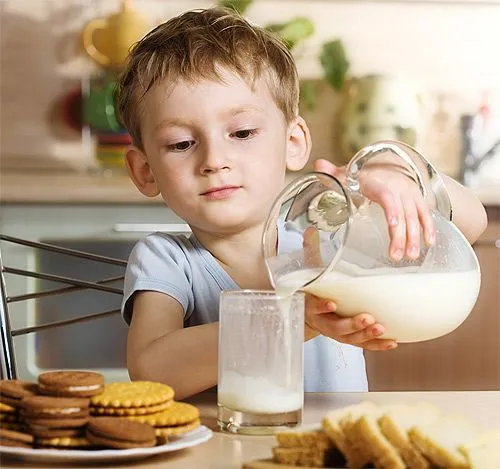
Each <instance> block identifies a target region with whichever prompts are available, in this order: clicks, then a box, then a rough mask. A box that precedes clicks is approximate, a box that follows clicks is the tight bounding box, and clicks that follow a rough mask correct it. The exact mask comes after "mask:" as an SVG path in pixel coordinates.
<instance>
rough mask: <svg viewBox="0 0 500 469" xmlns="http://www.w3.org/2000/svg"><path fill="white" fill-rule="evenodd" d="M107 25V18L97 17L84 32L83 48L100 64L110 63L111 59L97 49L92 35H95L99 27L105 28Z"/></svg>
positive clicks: (88, 24)
mask: <svg viewBox="0 0 500 469" xmlns="http://www.w3.org/2000/svg"><path fill="white" fill-rule="evenodd" d="M107 25H108V20H107V19H106V18H96V19H94V20H92V21H90V22H89V23H87V25H86V26H85V27H84V28H83V32H82V44H83V48H84V49H85V51H86V52H87V54H88V55H89V56H90V57H91V58H93V59H94V60H95V61H96V62H97V63H98V64H99V65H102V66H106V65H109V64H110V60H109V57H107V56H106V55H104V54H103V53H102V52H100V51H98V50H97V48H96V47H95V46H94V42H93V40H92V36H93V35H94V31H96V30H97V29H104V28H106V27H107Z"/></svg>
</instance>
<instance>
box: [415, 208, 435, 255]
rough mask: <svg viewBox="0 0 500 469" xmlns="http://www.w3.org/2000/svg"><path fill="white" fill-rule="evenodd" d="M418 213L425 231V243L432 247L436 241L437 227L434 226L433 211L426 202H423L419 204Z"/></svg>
mask: <svg viewBox="0 0 500 469" xmlns="http://www.w3.org/2000/svg"><path fill="white" fill-rule="evenodd" d="M417 211H418V219H419V221H420V225H421V226H422V229H423V230H424V239H425V242H426V243H427V244H428V245H429V246H430V245H432V244H434V241H435V240H436V227H435V225H434V220H433V218H432V214H431V211H430V209H429V206H428V205H427V204H426V203H425V201H424V200H421V201H420V202H419V203H418V204H417Z"/></svg>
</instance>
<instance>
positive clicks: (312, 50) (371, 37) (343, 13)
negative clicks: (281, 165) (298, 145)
mask: <svg viewBox="0 0 500 469" xmlns="http://www.w3.org/2000/svg"><path fill="white" fill-rule="evenodd" d="M211 3H213V2H208V1H201V0H200V1H194V0H188V1H168V2H166V1H160V0H135V2H134V5H135V7H136V9H137V10H139V11H140V12H142V14H144V15H145V16H147V17H149V18H150V19H151V21H152V23H153V24H156V23H159V22H160V21H162V20H164V19H167V18H169V17H170V16H172V15H175V14H178V13H180V12H181V11H183V10H186V9H189V8H199V7H204V6H209V5H210V4H211ZM118 8H119V2H118V0H44V1H40V0H0V13H1V21H2V24H1V29H0V39H1V46H0V93H1V95H0V110H1V122H0V125H1V127H0V131H1V143H0V155H1V164H2V166H3V167H4V168H5V167H9V166H10V165H11V164H12V162H15V164H17V165H19V164H22V162H25V163H26V164H30V165H32V164H34V163H36V162H37V161H42V160H44V161H59V162H72V163H76V162H80V161H82V156H83V155H82V151H83V150H82V145H81V139H80V135H79V134H78V133H77V132H76V131H74V130H71V129H69V128H67V126H64V125H63V124H62V122H61V119H60V117H59V110H58V104H59V102H60V99H61V97H62V96H63V95H64V93H65V92H67V91H68V90H69V89H71V88H72V87H74V86H75V85H78V84H79V80H80V76H82V75H83V74H85V73H88V71H89V70H91V69H92V67H91V66H90V64H89V62H88V61H87V60H86V58H85V56H84V54H83V53H82V52H81V50H80V46H79V32H80V29H81V27H82V26H83V24H85V22H86V21H88V20H89V19H91V18H92V17H95V16H102V15H104V14H107V13H110V12H113V11H117V10H118ZM303 14H306V15H308V16H309V17H310V18H311V19H312V20H313V21H314V23H315V25H316V34H315V36H314V37H313V38H311V39H310V40H309V41H308V42H307V44H304V45H303V47H302V48H301V49H300V50H299V51H298V52H297V55H298V58H297V60H298V65H299V71H300V73H301V75H302V76H303V77H307V78H317V77H318V76H319V75H320V73H321V70H320V66H319V63H318V61H317V57H316V56H317V51H318V45H319V44H321V42H322V41H324V40H325V39H329V38H336V37H339V38H341V39H342V40H343V41H344V43H345V46H346V49H347V52H348V55H349V59H350V61H351V72H352V73H353V74H354V75H363V74H368V73H378V72H380V73H397V74H402V75H405V76H408V77H411V78H412V79H413V80H414V81H415V83H416V84H417V85H418V87H419V89H420V90H421V94H422V101H423V109H424V114H425V117H426V122H427V124H426V129H425V131H424V133H423V134H422V138H421V139H420V142H419V147H420V148H422V149H423V150H424V152H425V153H426V155H427V156H428V157H429V158H430V159H431V160H432V161H434V162H435V163H436V165H437V166H438V167H439V168H440V169H442V170H444V171H445V172H448V173H449V174H452V175H453V174H455V173H456V172H457V170H458V152H459V135H458V127H457V125H458V121H457V119H458V116H459V114H460V113H463V112H473V111H474V110H476V109H477V108H478V105H479V102H480V100H481V96H482V95H483V92H484V91H489V92H490V97H495V96H497V95H500V61H499V60H498V44H500V29H499V28H498V24H500V2H499V3H498V4H492V5H485V4H484V3H480V2H479V3H477V4H473V3H472V4H470V3H469V4H458V3H457V4H454V3H453V2H450V4H443V3H441V2H440V3H435V4H434V3H433V2H432V0H429V1H427V2H425V3H413V2H408V1H406V2H405V1H403V0H402V1H400V2H375V3H373V2H372V3H370V2H362V1H356V0H354V1H328V0H323V1H311V0H310V1H305V0H301V1H299V0H297V1H284V0H281V1H279V0H274V1H273V0H260V1H259V0H256V2H255V4H254V5H253V6H252V7H251V9H250V10H249V12H248V15H247V16H248V18H249V19H250V20H251V21H254V22H257V23H259V24H266V23H268V22H272V21H283V20H285V19H288V18H291V17H293V16H295V15H303ZM319 89H320V91H319V93H320V94H319V100H318V101H319V105H318V108H317V109H316V111H315V112H314V113H313V112H310V111H307V110H304V115H305V117H306V119H308V121H309V123H310V126H311V128H312V133H313V139H314V154H313V156H314V157H330V158H332V159H334V160H335V159H338V154H337V147H336V145H335V138H334V134H333V129H334V125H335V119H336V109H337V108H338V105H339V97H338V96H337V95H336V94H335V93H334V92H333V91H332V90H331V89H330V88H329V87H328V86H320V87H319ZM438 101H440V102H441V104H442V108H441V110H444V111H445V112H446V113H447V115H448V117H449V118H447V120H446V119H445V120H444V121H440V122H441V125H442V126H441V127H439V130H436V129H437V126H436V122H435V121H433V118H435V117H436V114H435V113H436V110H437V107H436V103H437V102H438ZM85 161H86V160H85Z"/></svg>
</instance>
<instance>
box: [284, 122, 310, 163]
mask: <svg viewBox="0 0 500 469" xmlns="http://www.w3.org/2000/svg"><path fill="white" fill-rule="evenodd" d="M311 146H312V142H311V132H310V131H309V127H307V124H306V121H305V120H304V119H303V118H302V117H300V116H298V117H297V118H296V119H295V121H294V122H292V124H290V128H289V135H288V142H287V152H286V167H287V169H289V170H290V171H299V170H301V169H302V168H303V167H304V166H305V165H306V163H307V161H308V160H309V156H310V154H311Z"/></svg>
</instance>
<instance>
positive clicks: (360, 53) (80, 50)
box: [0, 0, 500, 390]
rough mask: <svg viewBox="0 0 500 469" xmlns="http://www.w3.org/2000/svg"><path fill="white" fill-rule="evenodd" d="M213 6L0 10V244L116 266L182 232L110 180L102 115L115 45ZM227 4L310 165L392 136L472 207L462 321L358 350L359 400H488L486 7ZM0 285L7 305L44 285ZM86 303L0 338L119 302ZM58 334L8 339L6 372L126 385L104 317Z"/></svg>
mask: <svg viewBox="0 0 500 469" xmlns="http://www.w3.org/2000/svg"><path fill="white" fill-rule="evenodd" d="M215 3H216V2H215V1H212V2H210V1H201V0H199V1H195V0H175V1H174V0H0V15H1V16H0V202H1V207H0V233H3V234H7V235H11V236H17V237H21V238H25V239H30V240H34V241H42V242H48V243H51V244H55V245H58V246H64V247H70V248H73V249H81V250H84V251H88V252H95V253H99V254H105V255H110V256H113V257H117V258H120V259H126V258H127V256H128V253H129V252H130V249H131V247H132V246H133V244H134V242H135V241H136V240H137V239H138V238H140V237H142V236H144V235H145V234H147V233H148V232H151V231H155V230H163V231H176V232H178V231H184V230H186V227H185V226H184V225H183V222H182V220H179V219H178V218H177V217H176V216H175V214H173V213H172V212H170V211H169V210H168V209H166V208H165V207H164V206H163V205H162V203H161V200H159V199H158V198H156V199H153V200H150V199H146V198H145V197H143V196H142V195H141V194H139V193H138V191H137V190H136V189H135V187H133V185H132V184H131V182H130V181H129V180H128V178H127V176H126V174H125V171H124V170H123V154H124V152H125V151H126V148H127V145H129V143H130V138H129V136H128V135H127V133H126V132H125V131H124V130H123V128H122V127H121V124H120V122H119V121H118V120H117V118H116V115H115V112H114V107H113V89H114V81H115V79H116V76H117V74H118V73H119V71H120V69H121V67H122V65H123V61H124V51H125V54H126V50H127V49H128V47H129V46H130V44H132V43H133V42H135V41H136V40H137V39H138V38H140V37H141V36H142V35H143V34H145V33H146V32H147V31H148V30H149V29H151V28H152V27H154V26H155V25H157V24H159V23H160V22H163V21H165V20H167V19H168V18H170V17H172V16H175V15H177V14H179V13H181V12H183V11H185V10H188V9H193V8H203V7H208V6H211V5H214V4H215ZM219 3H230V2H223V1H221V2H219ZM232 3H235V4H236V3H237V4H238V6H239V7H241V8H244V7H246V10H245V11H244V13H243V14H244V15H245V17H247V18H248V19H249V20H250V21H251V22H255V23H257V24H259V25H262V26H265V27H268V28H270V29H273V30H275V31H276V32H277V33H278V34H280V35H281V36H282V37H283V38H284V39H285V40H286V41H287V43H288V45H289V46H290V47H291V48H292V52H293V54H294V55H295V57H296V59H297V63H298V68H299V74H300V77H301V82H302V83H301V96H302V98H301V113H302V115H303V117H305V119H306V120H307V121H308V123H309V125H310V128H311V131H312V136H313V142H314V144H313V157H312V159H315V158H320V157H321V158H328V159H330V160H332V161H333V162H335V163H337V164H343V163H345V162H346V161H347V160H348V159H349V158H350V157H351V156H352V155H353V153H354V152H355V151H356V150H357V149H359V148H360V147H361V146H363V145H364V144H366V143H369V142H371V141H373V140H377V139H383V138H396V139H399V140H404V141H407V142H409V143H411V144H414V145H415V146H416V147H417V148H418V149H420V150H421V151H422V152H423V154H424V155H425V156H426V157H427V158H428V159H429V160H430V161H431V162H432V163H434V165H435V166H436V167H437V168H438V169H439V170H441V171H443V172H444V173H446V174H448V175H450V176H452V177H455V178H457V179H458V180H460V181H463V182H465V184H467V185H468V186H470V187H471V188H473V190H475V191H476V192H477V194H478V195H479V196H480V197H481V200H482V201H483V203H484V204H485V205H486V206H487V209H488V216H489V221H490V223H489V226H488V230H487V232H486V233H485V234H484V236H483V237H482V238H481V239H480V240H479V241H478V242H477V243H476V244H475V246H474V248H475V250H476V253H477V255H478V257H479V260H480V263H481V269H482V289H481V294H480V297H479V300H478V303H477V305H476V308H475V310H474V312H473V314H471V316H470V317H469V318H468V319H467V320H466V322H465V323H464V325H463V326H461V327H460V328H459V329H458V330H457V331H456V332H454V333H453V334H450V335H449V336H446V337H444V338H441V339H437V340H435V341H431V342H429V343H422V344H410V345H407V346H401V347H400V348H398V350H396V351H395V352H390V353H387V354H370V353H367V354H366V355H367V362H368V368H369V376H370V383H371V389H373V390H387V389H394V390H396V389H500V342H499V341H498V337H499V335H500V288H498V286H499V285H500V58H499V57H500V56H499V52H498V48H499V45H500V28H499V25H500V0H389V1H376V0H373V1H364V0H351V1H336V0H254V1H249V0H239V1H236V2H232ZM308 168H310V166H308ZM0 248H1V250H2V261H3V263H4V265H7V264H12V265H16V266H17V267H21V268H24V269H27V270H30V269H31V270H37V269H38V270H40V269H42V268H44V269H47V270H49V269H52V270H53V271H54V269H55V273H56V274H59V275H67V276H75V277H78V278H82V279H86V280H92V281H95V280H98V279H102V278H108V277H112V276H117V275H119V272H117V268H114V267H113V268H110V267H109V266H108V267H107V268H106V269H101V268H98V266H97V265H95V264H85V263H84V262H83V261H77V260H74V259H71V258H70V259H66V260H63V261H60V260H59V258H56V257H55V256H56V254H48V253H46V252H44V253H43V254H38V251H37V250H36V249H32V248H30V247H26V246H18V245H13V244H10V243H8V242H5V241H4V242H2V243H0ZM118 270H119V269H118ZM6 280H7V286H8V288H9V291H10V292H11V294H12V295H21V294H25V293H26V292H29V291H30V290H33V289H35V290H37V291H39V290H43V289H44V288H48V287H54V288H56V287H60V285H59V284H57V282H47V281H41V282H38V281H36V280H34V279H32V278H31V279H30V278H24V277H20V276H16V275H8V274H7V275H6ZM101 294H102V292H95V291H87V292H86V293H84V292H80V293H78V295H80V296H78V297H77V299H76V300H68V298H69V297H66V296H65V295H60V297H61V298H63V297H64V298H63V299H61V300H60V301H59V300H57V299H56V297H48V298H47V299H41V300H33V299H32V300H28V301H24V302H22V301H19V302H12V304H11V305H10V307H9V310H10V312H11V313H12V312H14V313H15V314H13V315H14V316H15V319H14V320H13V326H14V327H26V326H28V325H29V324H33V323H35V324H41V323H44V322H46V321H47V320H51V319H54V320H59V319H61V318H64V317H73V316H77V315H80V314H83V313H84V312H87V310H89V309H90V310H94V311H97V310H102V309H105V308H107V309H113V308H118V307H119V300H117V299H113V300H110V301H109V302H108V300H104V299H103V298H102V297H101V296H99V295H101ZM82 295H83V296H82ZM57 298H59V297H57ZM104 305H105V306H104ZM65 331H66V333H65V334H63V333H60V332H59V329H54V330H51V331H46V332H41V333H36V334H27V335H23V336H19V337H16V338H15V344H16V356H17V361H18V368H19V370H20V375H21V376H22V377H24V378H25V379H32V378H33V377H35V376H36V374H37V373H38V372H39V371H41V370H43V369H47V368H72V367H73V368H75V367H78V368H91V369H93V368H96V369H101V370H104V371H105V372H106V373H107V376H108V377H111V378H112V379H126V371H125V370H124V366H125V361H124V360H125V343H126V326H125V325H124V323H123V321H122V320H121V318H120V317H119V316H117V315H115V317H108V318H106V319H103V320H99V321H97V322H89V323H87V324H86V325H85V326H80V325H78V326H69V327H68V328H66V329H65ZM110 337H112V338H113V340H110ZM91 339H92V341H93V343H94V344H95V345H94V346H93V347H91V348H90V349H89V347H88V346H86V344H88V341H89V340H91ZM82 350H83V351H85V353H83V352H82Z"/></svg>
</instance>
